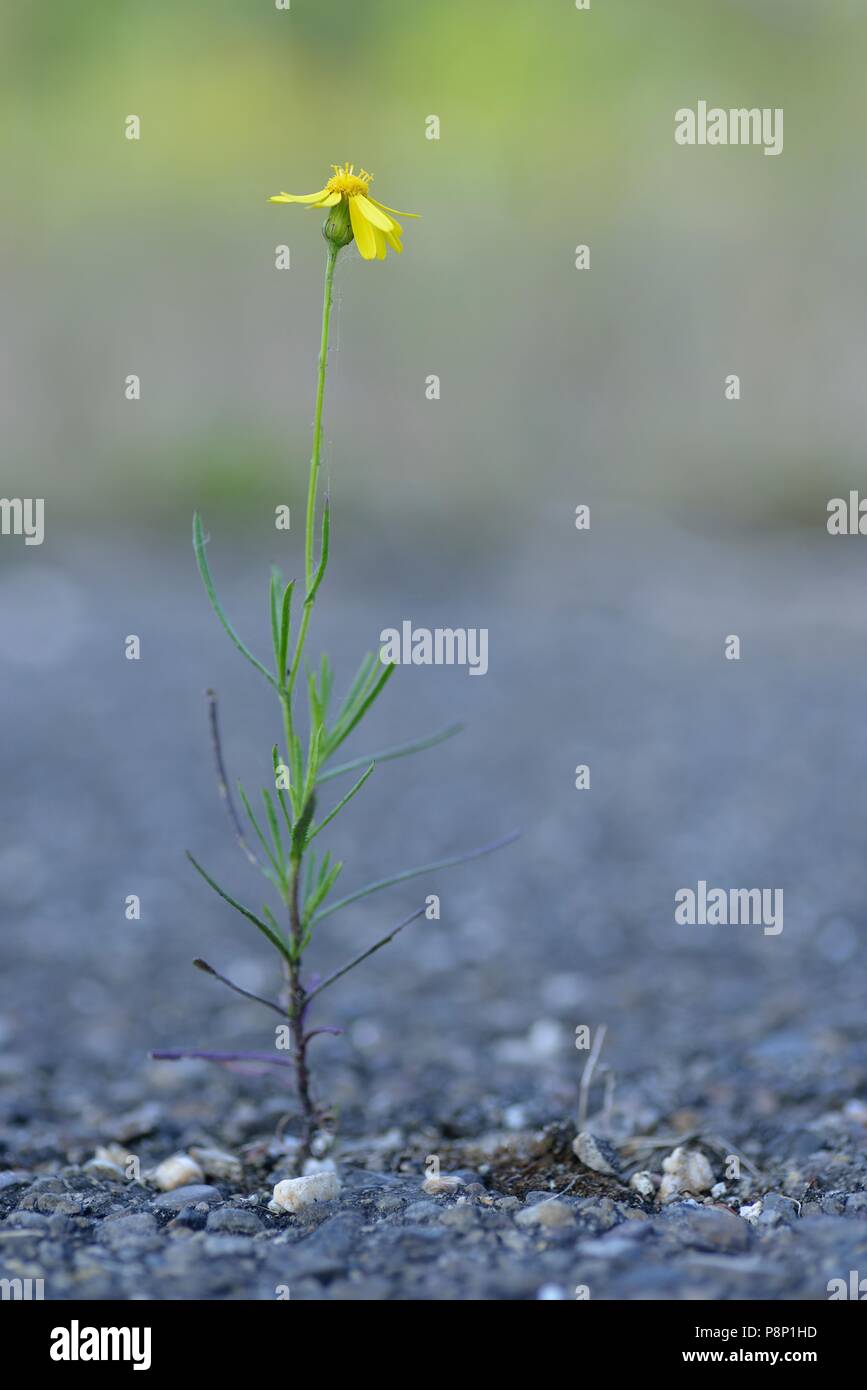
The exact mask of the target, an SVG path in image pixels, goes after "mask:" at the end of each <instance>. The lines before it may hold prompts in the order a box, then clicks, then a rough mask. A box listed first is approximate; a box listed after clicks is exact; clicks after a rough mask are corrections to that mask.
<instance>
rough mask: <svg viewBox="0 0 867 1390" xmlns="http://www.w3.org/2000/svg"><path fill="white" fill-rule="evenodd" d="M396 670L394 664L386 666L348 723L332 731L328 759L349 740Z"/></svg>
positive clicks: (328, 745) (390, 663)
mask: <svg viewBox="0 0 867 1390" xmlns="http://www.w3.org/2000/svg"><path fill="white" fill-rule="evenodd" d="M396 670H397V667H396V666H395V665H394V663H393V662H389V663H388V664H387V665H385V666H384V667H383V669H382V671H381V672H380V673H379V675H378V676H377V677H376V680H375V681H373V683H372V684H371V686H370V687H369V688H368V691H367V693H366V694H365V695H364V697H363V699H361V700H360V701H359V703H358V704H357V706H356V708H355V710H354V711H353V712H352V714H351V717H350V718H349V720H348V722H347V723H346V724H342V725H340V726H339V727H338V728H336V729H334V730H332V732H331V735H330V737H329V739H328V743H327V748H326V753H325V756H326V757H330V755H331V754H332V753H333V752H335V750H336V749H338V748H339V747H340V745H341V743H343V742H344V740H345V739H347V738H349V735H350V734H351V733H352V730H353V729H354V728H355V727H356V725H357V724H359V723H360V722H361V720H362V719H363V718H364V716H365V714H366V713H367V711H368V710H369V709H370V706H371V705H372V704H373V702H374V700H376V699H377V697H378V696H379V695H381V694H382V691H383V690H384V689H385V687H386V685H387V684H388V682H389V681H390V680H391V678H392V676H393V675H394V673H395V671H396Z"/></svg>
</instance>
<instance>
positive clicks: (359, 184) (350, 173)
mask: <svg viewBox="0 0 867 1390" xmlns="http://www.w3.org/2000/svg"><path fill="white" fill-rule="evenodd" d="M331 167H332V169H333V170H334V177H333V178H331V179H329V180H328V183H327V184H326V187H327V189H328V192H329V193H341V194H342V195H343V197H344V198H354V197H356V196H357V194H359V193H366V192H367V185H368V184H369V183H370V180H371V178H372V175H371V174H368V173H367V172H366V171H365V170H364V169H362V170H361V172H360V173H358V174H356V173H355V165H354V164H344V166H343V168H342V169H341V167H340V165H339V164H332V166H331Z"/></svg>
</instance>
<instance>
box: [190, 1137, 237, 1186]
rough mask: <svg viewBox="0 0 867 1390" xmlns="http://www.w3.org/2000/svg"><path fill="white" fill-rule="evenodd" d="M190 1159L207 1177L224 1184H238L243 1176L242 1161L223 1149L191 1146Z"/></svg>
mask: <svg viewBox="0 0 867 1390" xmlns="http://www.w3.org/2000/svg"><path fill="white" fill-rule="evenodd" d="M190 1158H192V1159H193V1160H194V1161H195V1162H196V1163H198V1165H199V1167H200V1168H201V1170H202V1172H203V1173H204V1175H205V1177H208V1178H217V1179H219V1180H221V1181H223V1182H237V1181H238V1179H239V1178H240V1176H241V1160H240V1158H237V1157H236V1156H235V1154H230V1153H226V1152H225V1151H224V1150H223V1149H213V1148H208V1147H206V1146H204V1145H203V1146H199V1145H191V1146H190Z"/></svg>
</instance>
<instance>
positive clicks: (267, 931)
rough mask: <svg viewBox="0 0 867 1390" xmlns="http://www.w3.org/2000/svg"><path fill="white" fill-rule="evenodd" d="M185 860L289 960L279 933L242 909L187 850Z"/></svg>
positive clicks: (284, 941) (247, 910)
mask: <svg viewBox="0 0 867 1390" xmlns="http://www.w3.org/2000/svg"><path fill="white" fill-rule="evenodd" d="M187 858H188V859H189V861H190V863H191V864H192V866H193V868H194V869H195V870H196V871H197V872H198V873H200V874H201V875H202V878H203V879H204V880H205V882H206V883H207V884H208V885H209V886H210V887H211V888H213V890H214V892H215V893H216V894H217V896H218V897H220V898H222V899H223V901H224V902H227V903H228V904H229V906H230V907H233V908H234V909H235V911H236V912H240V914H241V916H242V917H246V918H247V920H248V921H249V922H252V923H253V925H254V927H258V928H259V931H260V932H262V934H263V935H264V936H267V938H268V940H269V941H270V942H271V945H272V946H275V947H276V948H277V950H278V951H279V952H280V954H281V956H284V957H285V959H286V960H290V959H291V957H290V953H289V944H288V942H287V941H286V940H285V939H284V937H283V935H282V933H281V932H279V931H276V930H275V929H274V927H272V926H269V924H268V923H267V922H263V921H262V918H261V917H257V916H256V914H255V912H251V911H250V909H249V908H248V907H244V906H243V905H242V904H241V903H239V902H236V900H235V899H234V898H232V897H230V896H229V894H228V893H227V892H226V890H225V889H224V888H221V887H220V885H219V884H218V883H215V882H214V880H213V879H212V878H211V876H210V874H209V873H207V872H206V871H205V870H204V869H203V868H202V866H201V864H199V863H198V862H197V861H196V860H195V859H194V858H193V856H192V855H191V854H190V851H189V850H187Z"/></svg>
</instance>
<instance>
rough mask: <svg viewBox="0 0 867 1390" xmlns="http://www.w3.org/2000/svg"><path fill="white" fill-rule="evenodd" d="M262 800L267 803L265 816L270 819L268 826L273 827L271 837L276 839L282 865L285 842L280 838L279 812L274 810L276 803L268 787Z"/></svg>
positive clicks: (263, 791)
mask: <svg viewBox="0 0 867 1390" xmlns="http://www.w3.org/2000/svg"><path fill="white" fill-rule="evenodd" d="M275 790H276V789H275ZM262 800H263V801H264V803H265V814H266V816H267V817H268V824H269V826H270V827H271V835H272V837H273V839H274V849H275V850H276V851H277V858H278V859H279V860H280V863H281V865H282V864H284V863H285V855H284V853H283V841H282V839H281V838H280V826H279V825H278V824H277V812H276V811H275V810H274V801H273V799H272V797H271V793H270V792H269V791H268V788H267V787H263V788H262Z"/></svg>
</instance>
